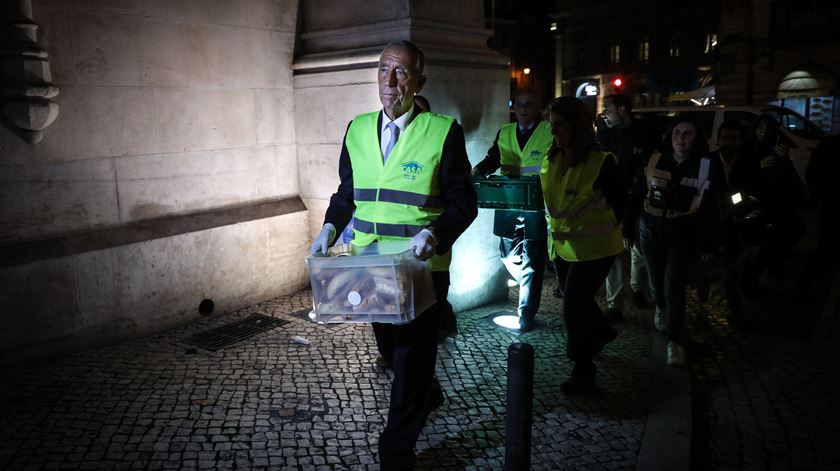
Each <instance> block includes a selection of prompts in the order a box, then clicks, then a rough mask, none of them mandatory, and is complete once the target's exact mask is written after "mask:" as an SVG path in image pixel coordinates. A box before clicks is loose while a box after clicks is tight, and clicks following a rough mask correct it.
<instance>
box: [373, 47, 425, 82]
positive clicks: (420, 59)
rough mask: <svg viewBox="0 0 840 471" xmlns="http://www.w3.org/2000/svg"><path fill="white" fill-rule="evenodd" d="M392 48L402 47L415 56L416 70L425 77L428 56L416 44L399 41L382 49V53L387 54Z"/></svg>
mask: <svg viewBox="0 0 840 471" xmlns="http://www.w3.org/2000/svg"><path fill="white" fill-rule="evenodd" d="M392 47H401V48H403V49H405V50H407V51H408V52H410V53H411V54H412V55H414V68H415V70H417V71H418V72H420V75H423V68H424V67H425V65H426V56H425V55H424V54H423V51H421V50H420V48H419V47H417V45H416V44H414V43H413V42H411V41H409V40H407V39H400V40H399V41H392V42H390V43H388V45H387V46H385V48H384V49H382V52H385V51H386V50H387V49H389V48H392Z"/></svg>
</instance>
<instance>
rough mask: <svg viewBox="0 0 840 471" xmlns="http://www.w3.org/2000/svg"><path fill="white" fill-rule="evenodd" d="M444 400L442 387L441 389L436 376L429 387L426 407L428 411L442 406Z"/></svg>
mask: <svg viewBox="0 0 840 471" xmlns="http://www.w3.org/2000/svg"><path fill="white" fill-rule="evenodd" d="M444 402H446V396H444V395H443V389H441V387H440V383H439V382H438V380H437V378H434V380H433V381H432V386H431V387H430V388H429V399H428V404H427V405H426V407H428V408H429V412H430V413H431V412H432V411H434V410H437V409H438V408H439V407H440V406H442V405H443V403H444Z"/></svg>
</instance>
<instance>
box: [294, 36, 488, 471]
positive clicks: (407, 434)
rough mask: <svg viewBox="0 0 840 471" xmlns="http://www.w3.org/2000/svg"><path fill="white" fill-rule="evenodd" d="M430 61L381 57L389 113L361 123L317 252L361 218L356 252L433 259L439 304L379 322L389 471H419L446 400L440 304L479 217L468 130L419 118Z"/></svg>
mask: <svg viewBox="0 0 840 471" xmlns="http://www.w3.org/2000/svg"><path fill="white" fill-rule="evenodd" d="M423 63H424V57H423V53H422V51H420V49H418V48H417V46H416V45H415V44H413V43H411V42H409V41H397V42H393V43H391V44H389V45H388V46H386V47H385V49H384V50H383V51H382V55H381V56H380V57H379V67H378V81H379V99H380V101H381V103H382V108H383V109H382V110H381V111H375V112H372V113H364V114H360V115H359V116H356V118H354V119H353V121H351V122H350V125H349V126H348V128H347V134H346V135H345V137H344V145H343V146H342V149H341V155H340V156H339V162H338V169H339V176H340V178H341V183H340V185H339V187H338V191H336V193H335V194H333V195H332V197H331V198H330V206H329V208H328V209H327V212H326V215H325V217H324V227H323V229H322V230H321V233H320V234H318V236H317V237H316V238H315V241H314V242H313V243H312V248H311V253H312V254H316V253H326V251H327V248H328V247H329V246H330V245H331V244H332V243H333V242H334V241H335V228H336V227H344V226H345V225H346V224H347V222H348V221H349V220H350V218H351V216H352V215H353V211H354V210H355V223H354V228H353V233H354V239H353V242H352V243H353V244H355V245H357V246H366V245H369V244H371V243H374V242H380V241H404V242H405V247H406V248H409V247H411V248H413V249H414V253H415V255H416V256H417V257H418V258H420V259H422V260H428V261H429V265H430V267H431V269H432V280H433V283H434V287H435V294H436V297H437V300H438V303H437V304H436V305H435V306H433V307H432V308H430V309H429V310H427V311H425V312H423V313H422V314H421V315H420V316H419V317H417V318H416V319H415V320H414V321H413V322H411V323H409V324H406V325H393V324H378V323H374V324H373V330H374V335H375V336H376V340H377V344H378V346H379V347H380V350H381V351H382V354H383V357H384V359H385V361H386V362H387V363H389V364H390V365H392V366H393V369H394V380H393V383H392V385H391V403H390V408H389V410H388V422H387V424H386V426H385V430H384V431H383V432H382V435H381V436H380V438H379V461H380V466H381V469H383V470H397V469H399V470H402V469H413V468H414V463H415V460H416V457H415V454H414V445H415V443H416V441H417V437H418V436H419V435H420V432H421V431H422V429H423V425H424V424H425V423H426V419H427V417H428V416H429V414H430V413H431V411H432V410H434V409H435V408H437V407H439V406H440V405H441V404H443V401H444V395H443V392H442V391H441V388H440V385H439V384H438V382H437V380H436V379H435V377H434V372H435V361H436V358H437V333H438V322H439V321H438V316H439V309H438V306H439V305H441V304H442V303H443V302H444V301H445V300H446V295H447V292H448V289H449V271H448V270H449V261H450V259H451V256H452V252H451V248H452V244H453V243H454V242H455V240H456V239H457V238H458V237H459V236H460V235H461V233H462V232H464V230H466V229H467V227H468V226H469V225H470V223H472V221H473V220H474V219H475V217H476V214H477V212H478V210H477V207H476V197H475V192H474V191H473V189H472V186H471V184H470V181H469V173H470V163H469V160H468V159H467V152H466V148H465V145H464V131H463V129H462V128H461V126H460V125H459V124H458V123H457V122H456V121H455V120H454V119H453V118H451V117H449V116H444V115H439V114H435V113H431V112H422V113H421V112H420V110H419V109H418V108H417V107H416V106H414V101H413V98H414V95H415V94H416V93H417V92H419V91H420V90H421V89H422V88H423V84H424V83H425V81H426V77H425V76H424V75H423Z"/></svg>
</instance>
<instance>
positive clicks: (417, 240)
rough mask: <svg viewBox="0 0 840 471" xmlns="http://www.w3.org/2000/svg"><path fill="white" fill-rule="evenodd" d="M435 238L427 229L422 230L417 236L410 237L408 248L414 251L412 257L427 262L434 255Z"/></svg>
mask: <svg viewBox="0 0 840 471" xmlns="http://www.w3.org/2000/svg"><path fill="white" fill-rule="evenodd" d="M437 243H438V241H437V237H435V235H434V234H433V233H432V231H430V230H428V229H423V230H422V231H420V233H419V234H417V235H416V236H414V237H412V238H411V240H410V241H409V242H408V247H409V248H413V249H414V256H415V257H417V258H419V259H420V260H428V259H430V258H432V255H434V254H435V248H436V247H437Z"/></svg>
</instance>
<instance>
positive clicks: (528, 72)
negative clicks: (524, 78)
mask: <svg viewBox="0 0 840 471" xmlns="http://www.w3.org/2000/svg"><path fill="white" fill-rule="evenodd" d="M522 73H523V74H525V75H528V74H530V73H531V68H530V67H525V68H524V69H522Z"/></svg>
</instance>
